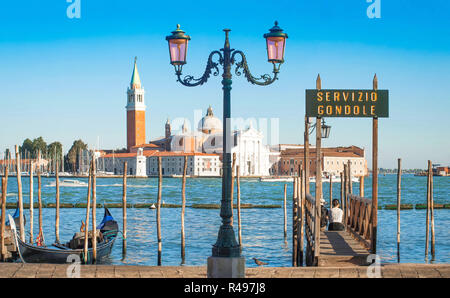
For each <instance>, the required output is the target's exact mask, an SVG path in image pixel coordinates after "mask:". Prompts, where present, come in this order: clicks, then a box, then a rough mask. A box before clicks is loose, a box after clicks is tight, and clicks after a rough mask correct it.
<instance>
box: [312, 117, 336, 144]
mask: <svg viewBox="0 0 450 298" xmlns="http://www.w3.org/2000/svg"><path fill="white" fill-rule="evenodd" d="M315 128H316V124H315V123H314V124H313V125H311V128H310V131H309V134H312V133H313V132H314V129H315ZM330 131H331V126H330V125H326V124H325V119H323V118H322V125H321V133H322V134H321V136H322V139H327V138H328V137H329V136H330Z"/></svg>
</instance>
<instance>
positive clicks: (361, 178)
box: [359, 175, 364, 198]
mask: <svg viewBox="0 0 450 298" xmlns="http://www.w3.org/2000/svg"><path fill="white" fill-rule="evenodd" d="M359 196H360V197H361V198H364V175H362V176H360V177H359Z"/></svg>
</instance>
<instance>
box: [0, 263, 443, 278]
mask: <svg viewBox="0 0 450 298" xmlns="http://www.w3.org/2000/svg"><path fill="white" fill-rule="evenodd" d="M69 266H71V265H62V264H58V265H54V264H21V263H0V278H67V277H68V276H67V269H68V268H69ZM368 268H369V267H363V266H359V267H352V268H349V267H257V268H247V269H246V272H245V277H246V278H370V277H372V276H371V274H370V273H369V274H368V272H369V271H370V270H369V271H368ZM79 277H81V278H206V266H124V265H82V266H81V268H80V275H79ZM449 277H450V265H448V264H442V265H439V264H436V265H430V264H401V265H399V264H383V265H381V266H380V275H379V276H377V278H449Z"/></svg>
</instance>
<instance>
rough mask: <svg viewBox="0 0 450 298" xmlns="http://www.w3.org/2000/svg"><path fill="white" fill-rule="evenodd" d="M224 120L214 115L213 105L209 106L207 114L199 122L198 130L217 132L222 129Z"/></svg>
mask: <svg viewBox="0 0 450 298" xmlns="http://www.w3.org/2000/svg"><path fill="white" fill-rule="evenodd" d="M222 129H223V127H222V121H220V119H219V118H217V117H216V116H214V114H213V111H212V108H211V106H209V108H208V111H207V112H206V116H205V117H203V118H202V119H201V120H200V122H199V123H198V130H199V131H202V132H204V133H215V132H217V131H222Z"/></svg>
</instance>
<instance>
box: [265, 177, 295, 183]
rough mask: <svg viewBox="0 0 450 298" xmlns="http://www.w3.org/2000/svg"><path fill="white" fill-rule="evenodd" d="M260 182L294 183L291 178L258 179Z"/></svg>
mask: <svg viewBox="0 0 450 298" xmlns="http://www.w3.org/2000/svg"><path fill="white" fill-rule="evenodd" d="M259 181H260V182H292V181H294V178H293V177H261V178H259Z"/></svg>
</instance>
